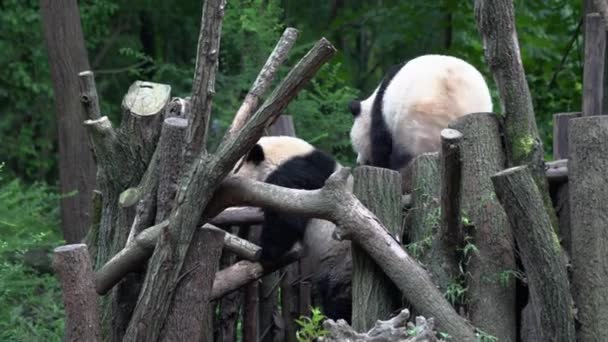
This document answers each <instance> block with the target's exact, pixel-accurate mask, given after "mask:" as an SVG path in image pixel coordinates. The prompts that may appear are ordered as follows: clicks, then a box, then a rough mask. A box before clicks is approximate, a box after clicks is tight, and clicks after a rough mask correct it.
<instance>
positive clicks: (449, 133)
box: [441, 128, 463, 142]
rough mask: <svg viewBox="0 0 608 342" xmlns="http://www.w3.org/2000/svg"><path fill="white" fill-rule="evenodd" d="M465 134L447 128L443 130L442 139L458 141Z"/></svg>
mask: <svg viewBox="0 0 608 342" xmlns="http://www.w3.org/2000/svg"><path fill="white" fill-rule="evenodd" d="M462 137H463V135H462V133H460V132H459V131H457V130H455V129H451V128H445V129H443V130H442V131H441V139H442V140H446V141H448V142H452V141H458V140H460V139H462Z"/></svg>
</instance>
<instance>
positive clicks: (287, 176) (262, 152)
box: [234, 136, 352, 321]
mask: <svg viewBox="0 0 608 342" xmlns="http://www.w3.org/2000/svg"><path fill="white" fill-rule="evenodd" d="M339 168H341V165H340V164H339V163H337V162H336V161H335V160H334V159H333V158H332V157H331V156H330V155H328V154H327V153H325V152H323V151H321V150H318V149H316V148H315V147H314V146H312V145H311V144H309V143H308V142H306V141H304V140H302V139H299V138H295V137H289V136H270V137H262V138H261V139H260V140H259V141H258V142H257V144H256V145H255V146H253V148H252V149H251V150H250V151H249V153H247V155H245V156H244V157H243V158H242V159H241V161H240V162H239V163H237V165H236V167H235V170H234V173H235V174H236V175H238V176H242V177H247V178H251V179H255V180H258V181H263V182H266V183H270V184H274V185H278V186H282V187H286V188H292V189H304V190H314V189H320V188H322V187H323V185H324V184H325V181H326V180H327V178H329V176H330V175H331V174H332V173H334V172H335V171H336V170H338V169H339ZM334 228H335V226H334V225H333V224H332V223H331V222H328V221H325V220H320V219H309V218H305V217H301V216H298V215H293V214H285V213H281V212H278V211H276V210H272V209H265V210H264V223H263V226H262V234H261V238H260V240H261V241H260V244H261V247H262V255H261V261H262V262H268V261H275V260H276V259H277V258H279V257H280V256H281V255H283V254H285V253H286V252H287V251H288V250H289V249H290V248H291V247H293V245H294V244H295V243H296V242H298V241H301V242H303V245H304V247H305V250H306V253H307V255H308V257H310V258H311V265H313V268H314V269H313V270H312V272H313V273H312V275H311V279H312V284H313V304H315V305H320V306H322V307H323V312H324V314H325V315H326V316H328V317H330V318H332V319H338V318H343V319H346V320H348V321H350V316H351V298H350V294H351V274H352V259H351V254H350V242H348V241H337V240H334V239H333V238H332V233H333V230H334ZM302 277H303V278H304V277H306V275H302Z"/></svg>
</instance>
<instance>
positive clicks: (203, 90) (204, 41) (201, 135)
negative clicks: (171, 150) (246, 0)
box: [186, 0, 226, 162]
mask: <svg viewBox="0 0 608 342" xmlns="http://www.w3.org/2000/svg"><path fill="white" fill-rule="evenodd" d="M225 6H226V1H225V0H210V1H205V2H203V14H202V16H201V27H200V31H199V35H198V47H197V51H196V66H195V67H194V78H193V80H192V98H191V101H190V103H191V106H192V107H191V108H192V109H191V111H192V112H191V115H190V117H189V120H190V131H189V134H188V135H187V137H186V143H187V146H188V148H187V150H186V161H187V162H190V161H192V160H193V159H194V158H195V157H196V156H198V154H199V153H200V152H201V151H205V149H206V146H205V144H206V143H207V130H208V129H209V122H210V117H211V104H212V99H213V96H214V95H215V75H216V73H217V65H218V60H219V57H220V37H221V35H222V21H223V18H224V8H225Z"/></svg>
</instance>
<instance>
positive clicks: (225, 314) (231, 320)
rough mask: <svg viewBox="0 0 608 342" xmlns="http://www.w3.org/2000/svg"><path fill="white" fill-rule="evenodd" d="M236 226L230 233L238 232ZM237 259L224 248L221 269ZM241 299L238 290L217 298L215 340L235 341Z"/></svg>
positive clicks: (235, 233)
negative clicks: (217, 309) (217, 311)
mask: <svg viewBox="0 0 608 342" xmlns="http://www.w3.org/2000/svg"><path fill="white" fill-rule="evenodd" d="M238 229H239V228H238V227H232V228H230V231H229V232H230V233H231V234H233V235H237V234H238ZM236 261H237V259H236V255H234V253H230V252H228V251H227V250H226V249H224V250H223V251H222V258H221V259H220V265H221V266H223V267H222V270H224V269H226V268H228V267H230V266H232V265H233V264H234V263H235V262H236ZM216 276H217V274H216ZM242 301H243V296H242V293H241V292H240V291H234V292H232V293H229V294H227V295H225V296H223V297H222V298H221V299H220V300H219V306H220V308H219V309H220V313H219V315H218V317H217V320H216V323H215V324H214V330H216V331H217V332H218V334H217V336H216V338H215V340H216V341H236V340H237V332H236V329H237V322H238V320H239V318H240V308H241V304H242Z"/></svg>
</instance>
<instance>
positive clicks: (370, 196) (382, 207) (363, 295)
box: [352, 166, 402, 332]
mask: <svg viewBox="0 0 608 342" xmlns="http://www.w3.org/2000/svg"><path fill="white" fill-rule="evenodd" d="M353 176H354V185H353V193H354V194H355V195H356V196H357V198H359V200H360V201H361V203H362V204H363V205H365V206H366V207H367V208H368V209H369V210H371V211H372V212H373V213H374V214H375V215H376V216H377V217H378V218H379V219H380V220H381V221H382V222H383V223H384V226H385V227H387V228H388V229H389V230H390V233H391V234H392V235H393V236H394V237H396V238H400V237H401V228H402V224H401V222H402V206H401V175H400V174H399V173H398V172H396V171H392V170H388V169H382V168H377V167H371V166H361V167H358V168H356V169H355V170H354V172H353ZM352 256H353V280H352V293H353V301H352V303H353V313H352V315H353V316H352V327H353V328H354V329H355V330H357V331H360V332H361V331H368V330H369V329H371V328H372V327H373V326H374V323H375V322H376V320H378V319H388V318H389V317H390V316H391V313H392V312H393V311H394V310H395V309H396V308H398V307H399V306H400V294H399V290H397V288H396V287H395V285H393V283H392V282H391V280H390V279H389V278H388V277H387V276H386V275H385V274H384V272H383V271H382V269H380V267H378V265H376V263H375V262H374V261H373V260H372V259H371V258H370V257H369V256H368V255H367V254H365V252H364V251H363V250H362V249H361V248H360V247H358V246H357V245H356V244H355V243H354V242H353V244H352Z"/></svg>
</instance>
